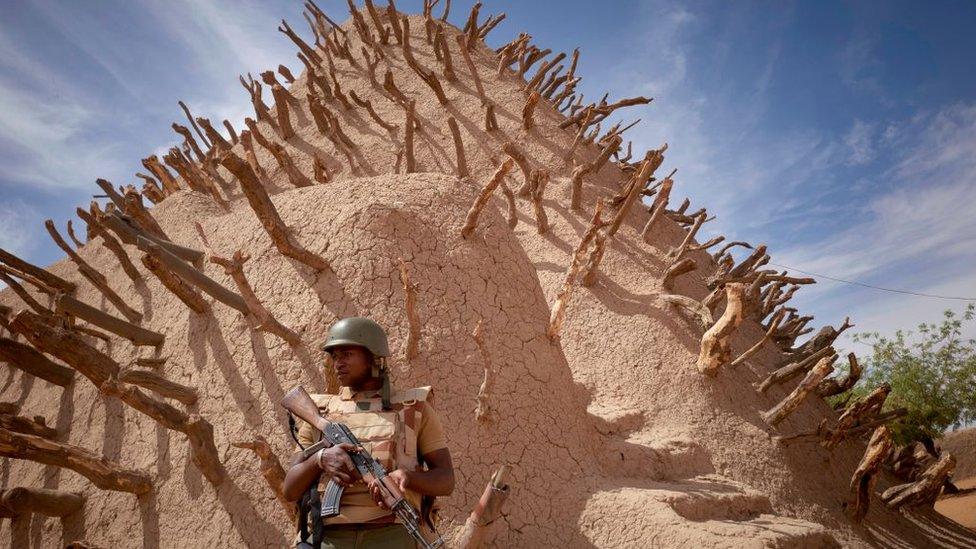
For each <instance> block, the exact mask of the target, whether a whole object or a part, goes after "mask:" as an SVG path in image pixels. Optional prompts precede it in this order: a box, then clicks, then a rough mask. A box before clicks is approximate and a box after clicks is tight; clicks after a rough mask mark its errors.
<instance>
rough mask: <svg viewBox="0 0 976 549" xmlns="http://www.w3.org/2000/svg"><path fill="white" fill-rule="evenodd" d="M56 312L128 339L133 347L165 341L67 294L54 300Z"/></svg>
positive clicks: (159, 335)
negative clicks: (62, 312) (61, 312)
mask: <svg viewBox="0 0 976 549" xmlns="http://www.w3.org/2000/svg"><path fill="white" fill-rule="evenodd" d="M56 303H57V305H56V307H57V310H58V311H64V312H65V313H68V314H70V315H71V316H75V317H78V318H80V319H82V320H85V321H87V322H90V323H92V324H94V325H95V326H98V327H99V328H102V329H105V330H108V331H110V332H112V333H113V334H116V335H119V336H122V337H124V338H125V339H128V340H129V341H131V342H132V343H133V344H135V345H151V346H159V345H162V344H163V340H164V339H165V338H164V336H163V334H160V333H157V332H153V331H150V330H147V329H145V328H143V327H141V326H139V325H137V324H132V323H131V322H126V321H125V320H122V319H121V318H116V317H114V316H112V315H110V314H108V313H105V312H103V311H101V310H99V309H96V308H95V307H92V306H91V305H88V304H87V303H84V302H82V301H79V300H77V299H75V298H73V297H71V296H69V295H67V294H60V295H58V296H57V298H56Z"/></svg>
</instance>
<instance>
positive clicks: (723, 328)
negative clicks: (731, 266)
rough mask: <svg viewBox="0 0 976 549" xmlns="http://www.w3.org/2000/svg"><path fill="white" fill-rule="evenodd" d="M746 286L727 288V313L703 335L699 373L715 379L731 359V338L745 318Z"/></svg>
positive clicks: (730, 286)
mask: <svg viewBox="0 0 976 549" xmlns="http://www.w3.org/2000/svg"><path fill="white" fill-rule="evenodd" d="M745 290H746V286H745V284H727V285H726V286H725V300H726V305H725V312H724V313H722V316H721V317H719V319H718V320H717V321H716V322H715V324H714V325H713V326H712V327H711V328H709V329H708V331H706V332H705V334H704V335H702V342H701V352H700V353H699V354H698V371H699V372H701V373H702V374H705V375H706V376H709V377H714V376H715V375H716V374H717V373H718V369H719V368H720V367H721V366H722V365H724V364H727V363H728V362H729V360H730V359H731V353H732V346H731V342H730V339H731V336H732V332H734V331H735V329H736V327H738V325H739V323H740V322H742V319H743V318H744V315H743V296H744V294H745Z"/></svg>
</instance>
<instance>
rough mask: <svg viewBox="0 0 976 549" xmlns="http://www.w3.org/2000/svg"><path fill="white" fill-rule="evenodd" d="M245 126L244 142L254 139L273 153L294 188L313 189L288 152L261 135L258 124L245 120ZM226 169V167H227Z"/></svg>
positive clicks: (242, 134) (228, 152) (249, 119)
mask: <svg viewBox="0 0 976 549" xmlns="http://www.w3.org/2000/svg"><path fill="white" fill-rule="evenodd" d="M244 124H246V125H247V128H248V129H247V130H245V131H244V132H242V133H241V140H242V141H249V140H250V139H251V138H252V137H253V138H254V140H255V141H257V142H258V143H259V144H260V145H261V146H262V147H264V148H265V149H267V150H268V152H270V153H271V156H273V157H274V159H275V161H276V162H277V163H278V166H279V167H280V168H281V170H282V171H284V172H285V175H287V176H288V182H289V183H291V184H292V186H294V187H311V186H312V185H313V184H314V183H312V181H311V180H309V178H308V176H306V175H305V174H304V173H302V172H301V170H299V169H298V168H297V167H296V166H295V162H294V161H293V160H292V159H291V156H290V155H289V154H288V151H287V150H285V148H284V147H283V146H282V145H281V144H280V143H276V142H274V141H270V140H268V139H267V138H266V137H264V136H263V135H261V130H260V129H258V125H257V123H256V122H255V121H254V120H252V119H251V118H245V119H244ZM225 154H234V153H233V152H231V151H227V152H226V153H225ZM225 167H226V166H225ZM235 175H236V174H235Z"/></svg>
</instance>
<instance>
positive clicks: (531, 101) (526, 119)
mask: <svg viewBox="0 0 976 549" xmlns="http://www.w3.org/2000/svg"><path fill="white" fill-rule="evenodd" d="M541 97H542V96H541V95H540V94H539V92H537V91H534V90H533V91H532V93H530V94H529V98H528V99H526V101H525V106H524V107H522V129H523V130H530V129H532V124H533V121H532V112H533V111H535V106H536V105H537V104H538V103H539V99H540V98H541Z"/></svg>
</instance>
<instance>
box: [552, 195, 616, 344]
mask: <svg viewBox="0 0 976 549" xmlns="http://www.w3.org/2000/svg"><path fill="white" fill-rule="evenodd" d="M602 212H603V200H602V199H600V200H597V203H596V208H594V209H593V218H592V219H591V220H590V226H589V228H587V229H586V232H585V233H583V236H582V238H580V241H579V244H577V245H576V249H575V250H574V251H573V257H572V260H571V261H570V263H569V266H568V267H567V268H566V276H565V278H563V285H562V287H561V289H560V290H559V293H558V294H557V295H556V301H555V303H553V306H552V311H551V312H550V313H549V328H548V329H547V330H546V335H548V336H549V340H550V341H552V342H553V343H555V342H556V341H558V340H559V334H560V332H561V331H562V328H563V321H564V320H565V318H566V306H567V304H568V302H569V297H570V295H571V294H572V291H573V287H574V286H575V285H576V277H577V276H578V275H579V270H580V266H581V265H582V263H583V257H584V256H585V255H586V250H587V248H589V246H590V243H591V242H592V241H593V239H594V238H595V237H596V235H597V233H598V232H599V231H600V229H602V228H603V227H604V226H606V223H605V222H603V221H601V220H600V215H601V213H602Z"/></svg>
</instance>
